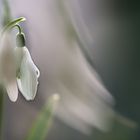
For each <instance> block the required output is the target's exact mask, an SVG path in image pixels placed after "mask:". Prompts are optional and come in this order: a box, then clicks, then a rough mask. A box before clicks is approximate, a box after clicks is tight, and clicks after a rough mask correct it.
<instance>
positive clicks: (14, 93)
mask: <svg viewBox="0 0 140 140" xmlns="http://www.w3.org/2000/svg"><path fill="white" fill-rule="evenodd" d="M5 88H6V90H7V93H8V96H9V98H10V100H11V101H13V102H15V101H16V100H17V98H18V88H17V83H16V81H12V82H8V83H6V85H5Z"/></svg>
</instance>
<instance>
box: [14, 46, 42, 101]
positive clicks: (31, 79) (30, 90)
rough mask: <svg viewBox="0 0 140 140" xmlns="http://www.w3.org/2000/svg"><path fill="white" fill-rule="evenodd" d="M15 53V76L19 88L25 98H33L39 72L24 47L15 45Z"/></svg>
mask: <svg viewBox="0 0 140 140" xmlns="http://www.w3.org/2000/svg"><path fill="white" fill-rule="evenodd" d="M15 53H16V55H17V60H18V62H17V65H18V69H19V70H18V71H19V74H18V75H19V76H18V78H17V83H18V87H19V90H20V92H21V93H22V95H23V96H24V97H25V98H26V100H33V99H34V97H35V95H36V92H37V86H38V77H39V75H40V72H39V70H38V68H37V67H36V65H35V64H34V62H33V60H32V58H31V56H30V53H29V51H28V49H27V48H26V47H16V49H15Z"/></svg>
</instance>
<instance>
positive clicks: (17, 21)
mask: <svg viewBox="0 0 140 140" xmlns="http://www.w3.org/2000/svg"><path fill="white" fill-rule="evenodd" d="M25 20H26V19H25V18H24V17H20V18H17V19H16V20H13V21H11V22H9V23H8V24H7V25H6V26H5V27H4V28H3V30H2V33H1V35H3V34H4V33H5V32H6V31H7V30H9V29H11V28H13V27H14V26H15V25H18V24H19V23H20V22H23V21H25Z"/></svg>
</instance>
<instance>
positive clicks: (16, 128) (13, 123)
mask: <svg viewBox="0 0 140 140" xmlns="http://www.w3.org/2000/svg"><path fill="white" fill-rule="evenodd" d="M0 4H1V5H0V11H1V17H2V13H3V12H2V10H3V5H2V0H1V1H0ZM9 4H10V8H11V14H12V16H13V18H17V17H20V16H24V17H26V19H27V21H26V22H25V23H22V24H21V25H22V27H23V29H24V31H25V34H26V41H27V47H28V49H29V50H30V52H31V55H32V57H33V59H34V61H35V63H36V64H37V66H38V67H39V69H40V72H41V76H40V78H39V81H40V82H39V89H38V93H37V96H36V98H35V100H34V101H31V102H27V101H25V99H24V98H23V97H22V96H21V95H19V98H18V101H17V102H16V103H12V102H11V101H9V99H8V97H7V98H6V99H5V100H6V105H5V117H4V123H5V128H4V137H5V140H20V139H24V138H25V136H26V135H27V133H28V131H29V129H30V128H31V126H32V123H33V122H34V120H35V118H36V117H37V116H38V114H39V112H40V110H41V108H42V106H43V105H44V104H45V102H46V100H47V98H48V97H49V96H50V95H51V94H53V93H55V92H58V91H60V92H61V91H64V93H63V92H62V95H61V96H62V99H63V100H65V101H64V102H63V103H64V106H63V107H62V108H60V113H58V114H57V115H56V116H55V117H54V121H53V124H52V127H51V128H50V131H49V134H48V137H47V138H46V139H48V140H59V139H61V140H66V139H67V140H94V139H95V140H139V139H140V135H139V131H140V128H139V124H140V111H139V108H140V94H139V92H140V73H139V72H140V46H139V45H140V39H139V37H140V31H139V30H140V27H139V25H140V20H139V17H140V5H139V2H137V1H135V0H133V1H132V0H67V1H64V0H40V1H34V0H24V1H21V0H14V1H13V0H9ZM73 40H74V41H75V40H76V42H78V43H77V44H78V46H79V47H78V48H79V49H80V51H79V50H77V49H73V48H74V47H75V42H74V43H73ZM71 49H72V51H71ZM77 52H78V57H77V55H76V53H77ZM79 52H80V53H79ZM81 53H82V57H81ZM79 57H80V58H79ZM81 58H82V59H81ZM83 58H84V59H83ZM77 59H79V61H78V60H77ZM81 61H82V62H83V61H86V64H87V62H88V64H89V65H90V68H91V67H92V71H93V75H94V76H93V77H96V78H95V79H98V80H97V81H98V82H99V83H100V84H97V85H96V84H95V83H96V80H95V79H94V80H95V82H93V83H92V84H91V85H90V86H92V87H93V88H94V89H95V91H94V92H97V94H93V95H92V93H91V92H90V93H89V94H88V93H87V94H85V93H86V91H85V92H82V91H83V90H85V88H83V89H82V88H81V87H80V86H82V84H84V82H83V83H82V84H81V83H80V84H79V82H80V81H84V80H85V79H82V78H83V77H84V76H81V77H80V74H79V72H81V71H83V73H84V72H86V70H85V71H84V69H82V70H81V71H80V70H79V69H80V68H84V66H85V65H84V64H81V65H83V67H80V66H81V65H80V64H79V63H81ZM78 66H79V69H78ZM74 67H77V68H76V69H75V68H74ZM66 71H71V72H68V73H67V72H66ZM87 73H88V72H87ZM97 73H98V75H97ZM61 74H62V75H61ZM63 74H64V75H63ZM78 74H79V75H78ZM81 75H82V72H81ZM61 76H63V78H62V79H63V81H62V82H61V83H60V84H58V83H59V80H60V79H61ZM71 76H72V77H75V79H74V78H71ZM98 76H99V77H98ZM78 78H79V79H78ZM67 79H71V80H67ZM77 79H78V80H77ZM73 80H74V81H73ZM75 80H77V82H76V84H77V86H78V88H77V89H76V91H77V92H75V90H73V86H75V84H73V83H75ZM60 81H61V80H60ZM64 83H66V85H67V86H68V89H72V91H71V92H72V93H73V94H72V96H71V92H70V93H69V90H67V89H65V86H66V85H65V84H64ZM94 84H95V85H94ZM64 85H65V86H64ZM99 85H102V86H103V87H100V86H99ZM56 87H57V88H56ZM56 89H57V90H56ZM74 89H75V88H74ZM79 89H80V90H79ZM65 92H67V93H69V94H67V95H68V96H66V95H65ZM88 92H89V90H88ZM100 92H101V93H100ZM104 92H105V94H104ZM106 92H107V94H108V95H106ZM75 93H78V95H75ZM102 93H103V95H100V96H101V97H100V96H99V97H98V94H102ZM109 94H110V95H111V96H110V95H109ZM63 97H64V98H63ZM75 98H76V99H78V100H75ZM104 98H105V99H104ZM106 98H107V99H106ZM100 99H101V100H100ZM69 100H72V101H71V102H69ZM74 100H75V102H76V101H79V100H82V102H83V103H84V101H85V104H86V105H87V102H88V103H89V104H88V105H89V106H90V103H91V106H90V107H91V108H90V110H92V109H93V114H94V113H97V112H98V111H97V112H96V111H95V112H94V110H96V108H97V110H100V111H99V114H98V115H97V116H98V117H99V116H100V115H103V116H104V115H105V114H110V116H111V117H110V118H109V120H103V121H105V122H106V121H107V123H109V125H110V128H109V130H108V131H102V129H100V126H99V125H98V123H99V122H100V121H99V122H98V121H97V119H95V122H92V121H90V118H89V117H88V116H90V115H89V114H88V113H89V112H88V111H87V112H86V109H84V108H83V106H82V104H76V103H75V102H74ZM98 100H99V102H97V103H96V101H98ZM104 100H105V101H104ZM106 102H107V103H106ZM110 102H111V103H110ZM69 103H70V105H71V106H72V108H69V110H70V112H69V111H68V109H67V107H66V106H68V107H69ZM94 103H95V104H94ZM98 103H99V104H98ZM77 105H79V107H77V108H76V106H77ZM96 106H97V107H96ZM98 106H101V107H99V108H98ZM102 106H105V108H102ZM75 108H76V109H78V110H76V109H75ZM88 109H89V108H88ZM73 110H74V111H76V112H78V113H75V112H74V111H73ZM61 111H62V112H61ZM73 112H74V113H73ZM91 112H92V111H91ZM86 113H87V114H86ZM112 114H113V115H112ZM94 115H95V116H96V114H94ZM76 116H78V117H77V118H76ZM81 116H84V117H81ZM105 116H107V115H105ZM80 119H81V120H80ZM86 119H89V121H86ZM101 119H102V118H101ZM91 120H92V119H91ZM90 123H91V124H90Z"/></svg>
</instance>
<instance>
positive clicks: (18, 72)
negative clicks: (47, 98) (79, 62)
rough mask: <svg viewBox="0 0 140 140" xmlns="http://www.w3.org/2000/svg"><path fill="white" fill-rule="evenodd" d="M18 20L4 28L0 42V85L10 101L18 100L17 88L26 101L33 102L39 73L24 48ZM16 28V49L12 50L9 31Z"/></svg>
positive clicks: (23, 38)
mask: <svg viewBox="0 0 140 140" xmlns="http://www.w3.org/2000/svg"><path fill="white" fill-rule="evenodd" d="M23 20H25V19H24V18H19V19H17V20H15V21H12V22H11V23H9V24H8V25H6V27H5V28H4V30H3V32H2V34H1V40H0V84H1V85H2V86H4V87H5V89H6V91H7V93H8V96H9V98H10V100H11V101H13V102H15V101H16V100H17V98H18V88H19V90H20V92H21V93H22V95H23V96H24V97H25V98H26V100H33V99H34V98H35V95H36V92H37V85H38V78H39V75H40V72H39V70H38V68H37V67H36V65H35V64H34V62H33V60H32V58H31V56H30V53H29V51H28V49H27V48H26V47H25V37H24V34H23V33H22V32H21V27H20V26H19V25H17V24H16V23H17V22H21V21H23ZM13 27H18V29H19V33H18V35H17V47H15V49H14V47H13V46H14V45H13V42H12V36H11V35H10V34H9V30H10V29H11V28H13Z"/></svg>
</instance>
